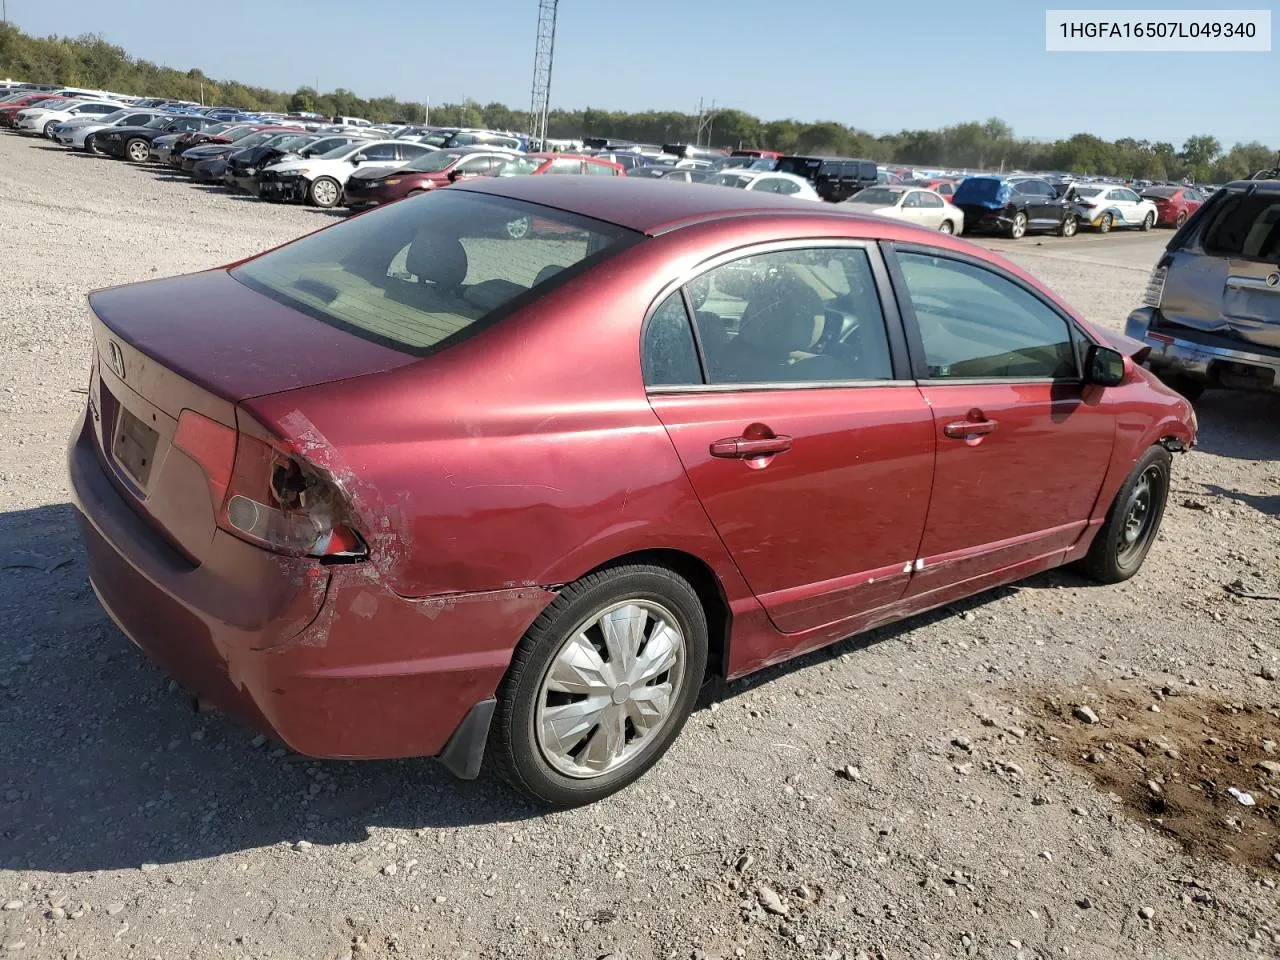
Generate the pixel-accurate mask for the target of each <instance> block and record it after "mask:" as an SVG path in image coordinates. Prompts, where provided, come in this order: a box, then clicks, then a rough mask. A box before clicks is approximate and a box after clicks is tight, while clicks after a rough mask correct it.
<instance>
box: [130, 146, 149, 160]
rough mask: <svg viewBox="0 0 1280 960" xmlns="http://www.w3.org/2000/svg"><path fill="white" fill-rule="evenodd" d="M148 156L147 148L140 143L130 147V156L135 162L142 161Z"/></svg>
mask: <svg viewBox="0 0 1280 960" xmlns="http://www.w3.org/2000/svg"><path fill="white" fill-rule="evenodd" d="M145 155H146V147H144V146H143V145H142V144H140V143H135V144H133V145H132V146H131V147H129V156H130V157H131V158H133V159H134V160H142V159H143V158H144V157H145Z"/></svg>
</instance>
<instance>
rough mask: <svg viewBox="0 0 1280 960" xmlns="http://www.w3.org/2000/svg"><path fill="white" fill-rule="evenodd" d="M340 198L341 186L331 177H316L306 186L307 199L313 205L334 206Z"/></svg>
mask: <svg viewBox="0 0 1280 960" xmlns="http://www.w3.org/2000/svg"><path fill="white" fill-rule="evenodd" d="M341 199H342V187H340V186H339V185H338V181H337V180H334V179H333V178H332V177H317V178H316V179H315V180H313V181H312V183H311V186H310V187H308V188H307V200H308V201H309V202H310V203H311V205H312V206H314V207H322V208H325V209H327V208H329V207H335V206H337V205H338V201H339V200H341Z"/></svg>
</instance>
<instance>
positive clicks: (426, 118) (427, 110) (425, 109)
mask: <svg viewBox="0 0 1280 960" xmlns="http://www.w3.org/2000/svg"><path fill="white" fill-rule="evenodd" d="M422 125H423V126H424V127H429V126H431V98H430V97H427V99H426V100H425V101H423V104H422Z"/></svg>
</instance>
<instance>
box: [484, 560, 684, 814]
mask: <svg viewBox="0 0 1280 960" xmlns="http://www.w3.org/2000/svg"><path fill="white" fill-rule="evenodd" d="M610 617H612V618H613V619H611V620H610V622H612V623H619V624H621V623H626V624H633V623H637V622H638V623H640V624H641V629H640V630H638V631H636V632H635V633H633V634H632V637H634V646H632V647H631V648H630V658H629V659H630V663H631V666H630V667H629V668H628V671H629V672H628V673H627V674H626V676H627V677H628V678H629V681H626V680H624V681H621V682H617V683H616V684H615V683H614V681H615V680H616V675H615V674H614V673H613V672H612V671H613V669H614V668H613V666H612V665H613V664H614V663H615V662H617V661H618V660H619V658H620V657H619V655H620V653H621V652H622V648H621V647H620V646H617V645H625V644H626V643H627V637H626V635H625V634H623V633H615V634H613V636H614V638H615V639H614V640H613V642H612V643H610V642H609V641H606V640H605V637H604V633H603V631H602V630H601V628H600V626H599V624H600V623H601V622H603V621H605V620H607V619H609V618H610ZM659 623H663V624H668V626H667V628H666V629H664V630H663V634H662V635H663V637H664V642H665V644H666V646H664V647H663V648H662V650H661V651H657V652H667V653H668V656H664V657H662V658H661V660H659V661H658V662H657V663H651V664H650V665H649V669H650V670H658V669H661V668H662V666H663V665H666V669H665V670H662V672H652V673H649V674H647V676H646V674H645V673H644V655H645V654H647V653H651V652H654V651H651V649H650V647H651V645H652V644H653V643H654V638H655V637H657V636H658V634H657V632H656V631H657V628H658V624H659ZM611 652H612V655H611ZM562 654H563V655H564V656H562ZM655 656H656V652H655ZM567 657H571V658H572V660H569V659H566V658H567ZM621 659H622V660H627V659H628V657H627V656H625V655H623V656H621ZM706 665H707V621H706V615H705V613H704V611H703V608H702V604H701V602H700V601H699V600H698V596H697V594H696V593H695V592H694V590H693V588H692V587H691V586H690V585H689V584H688V582H687V581H686V580H684V578H682V577H680V576H679V575H677V574H676V573H674V572H672V571H671V570H668V569H667V568H665V567H659V566H651V565H648V564H631V565H626V566H618V567H610V568H607V569H605V570H601V571H599V572H597V573H593V574H590V575H588V576H586V577H583V578H582V579H581V580H578V581H576V582H575V583H571V584H570V585H569V586H567V587H565V588H564V589H563V590H561V591H560V593H559V595H557V597H556V599H555V600H554V601H553V602H552V603H551V605H550V606H548V607H547V609H546V610H544V611H543V612H542V614H541V615H540V616H539V617H538V619H537V620H535V621H534V623H533V626H531V627H530V628H529V630H528V632H527V633H526V634H525V635H524V637H523V638H522V639H521V641H520V643H519V644H518V645H517V647H516V650H515V654H514V655H513V656H512V659H511V666H510V668H509V669H508V670H507V674H506V676H505V677H504V678H503V680H502V683H501V685H500V686H499V688H498V693H497V706H496V709H495V711H494V716H493V722H492V724H491V726H490V728H489V742H488V751H487V752H488V759H489V761H491V762H492V763H493V765H494V767H495V769H496V770H497V771H498V773H499V774H500V775H501V776H502V778H503V779H504V780H506V781H507V783H509V784H510V785H511V786H512V787H513V788H514V789H515V790H517V791H518V792H520V793H522V794H524V796H526V797H528V798H529V799H530V800H533V801H534V802H535V803H538V804H540V805H542V806H546V807H555V808H566V807H576V806H581V805H583V804H587V803H593V802H595V801H596V800H600V799H602V798H604V797H607V796H609V795H610V794H612V793H615V792H617V791H618V790H621V789H623V788H624V787H626V786H628V785H629V784H631V783H633V782H634V781H635V780H637V779H639V778H640V777H641V776H642V775H643V774H644V773H645V772H646V771H647V770H648V769H649V768H650V767H652V766H653V765H654V764H655V763H657V762H658V760H660V759H661V758H662V755H663V754H664V753H666V751H667V748H668V747H670V746H671V744H672V743H673V742H674V741H675V738H676V737H677V736H678V735H679V733H680V730H681V729H682V728H683V727H684V723H685V720H687V719H688V716H689V713H690V711H692V709H693V704H694V701H695V700H696V699H697V696H698V691H699V689H700V687H701V686H702V679H703V673H704V672H705V670H706ZM557 666H559V668H560V670H559V677H558V679H555V680H553V679H552V676H551V674H552V672H553V668H554V667H557ZM553 684H555V685H556V686H555V688H554V689H553V688H552V685H553ZM633 684H634V687H633ZM567 686H577V687H579V688H580V689H579V690H577V691H574V692H572V693H571V692H568V691H567V690H566V689H565V688H566V687H567ZM624 687H625V688H626V689H625V690H624V689H623V688H624ZM640 690H646V691H651V693H649V694H648V695H645V696H643V697H640V698H636V697H634V696H633V693H634V692H638V691H640ZM661 690H669V695H668V696H666V697H663V696H661V694H659V693H657V692H656V691H661ZM591 691H594V692H591ZM619 697H623V698H625V699H621V700H620V699H619ZM593 700H595V701H597V702H599V703H601V704H603V705H602V706H598V707H594V708H593V707H591V706H590V704H591V701H593ZM576 705H583V706H581V707H580V708H579V709H578V710H576V711H566V709H565V708H569V707H574V706H576ZM641 705H648V708H649V709H648V710H646V709H644V707H643V706H641ZM663 706H665V711H664V710H663V709H662V707H663ZM554 713H559V714H560V722H561V725H562V726H561V729H560V730H559V731H557V730H556V729H555V728H554V726H553V720H552V719H551V718H549V717H548V714H554ZM640 717H645V718H646V719H645V721H644V722H645V723H646V724H648V723H653V724H654V726H653V728H652V730H651V731H650V732H649V733H648V734H647V735H644V736H641V735H640V734H639V733H638V728H637V727H636V726H635V721H636V719H637V718H640ZM566 720H570V721H575V722H574V723H573V725H571V726H568V727H565V726H564V723H565V721H566ZM615 724H616V725H615ZM584 730H585V732H583V731H584ZM611 730H612V731H614V732H615V733H616V734H617V736H615V738H614V739H613V740H612V742H610V737H609V731H611Z"/></svg>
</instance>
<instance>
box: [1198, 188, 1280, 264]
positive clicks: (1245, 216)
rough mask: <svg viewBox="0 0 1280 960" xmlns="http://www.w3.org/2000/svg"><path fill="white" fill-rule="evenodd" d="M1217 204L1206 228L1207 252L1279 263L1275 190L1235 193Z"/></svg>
mask: <svg viewBox="0 0 1280 960" xmlns="http://www.w3.org/2000/svg"><path fill="white" fill-rule="evenodd" d="M1217 208H1218V212H1217V215H1216V216H1214V218H1213V221H1212V222H1211V223H1210V224H1209V227H1208V229H1207V230H1206V231H1205V239H1204V248H1205V251H1206V252H1207V253H1211V254H1218V255H1226V256H1231V257H1246V258H1248V259H1250V260H1261V261H1262V262H1264V263H1275V264H1280V201H1277V200H1276V198H1275V196H1274V194H1260V193H1255V194H1251V195H1241V194H1236V195H1234V196H1231V197H1229V198H1227V200H1226V202H1225V203H1218V204H1217Z"/></svg>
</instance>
